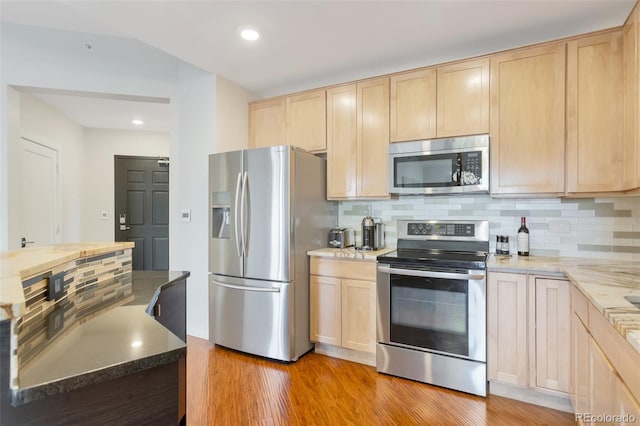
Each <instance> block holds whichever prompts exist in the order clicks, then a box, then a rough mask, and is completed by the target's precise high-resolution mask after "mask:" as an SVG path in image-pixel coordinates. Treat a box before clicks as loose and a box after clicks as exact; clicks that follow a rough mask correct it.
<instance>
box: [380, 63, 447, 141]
mask: <svg viewBox="0 0 640 426" xmlns="http://www.w3.org/2000/svg"><path fill="white" fill-rule="evenodd" d="M390 84H391V100H390V109H391V131H390V141H391V142H400V141H412V140H420V139H431V138H435V137H436V70H435V68H430V69H426V70H420V71H415V72H409V73H404V74H399V75H394V76H391V82H390Z"/></svg>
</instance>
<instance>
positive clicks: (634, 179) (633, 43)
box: [622, 7, 640, 189]
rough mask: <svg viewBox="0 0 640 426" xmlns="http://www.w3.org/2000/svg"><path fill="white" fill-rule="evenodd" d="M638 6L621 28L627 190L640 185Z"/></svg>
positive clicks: (625, 181)
mask: <svg viewBox="0 0 640 426" xmlns="http://www.w3.org/2000/svg"><path fill="white" fill-rule="evenodd" d="M639 10H640V8H638V7H636V8H635V9H634V11H633V12H631V14H630V15H629V18H628V19H627V23H626V24H625V25H624V27H623V28H622V64H623V74H624V81H623V84H624V90H623V96H624V129H623V133H624V161H625V164H624V189H634V188H637V187H638V186H640V140H639V134H638V126H639V125H640V120H638V100H639V99H638V82H639V79H640V75H639V74H638V72H639V66H638V61H640V58H639V57H638V31H640V29H639V25H638V11H639Z"/></svg>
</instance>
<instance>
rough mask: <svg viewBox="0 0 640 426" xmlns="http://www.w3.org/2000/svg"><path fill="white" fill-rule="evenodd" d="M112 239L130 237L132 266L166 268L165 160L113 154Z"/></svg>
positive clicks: (166, 188) (166, 191)
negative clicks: (113, 217) (113, 227)
mask: <svg viewBox="0 0 640 426" xmlns="http://www.w3.org/2000/svg"><path fill="white" fill-rule="evenodd" d="M114 163H115V170H114V171H115V221H114V222H115V241H132V242H134V243H135V247H134V249H133V253H132V258H133V259H132V262H133V269H134V270H138V271H151V270H156V271H157V270H168V269H169V160H168V159H167V158H166V157H164V158H163V157H135V156H124V155H116V156H115V157H114Z"/></svg>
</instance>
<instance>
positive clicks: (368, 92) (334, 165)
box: [327, 78, 389, 199]
mask: <svg viewBox="0 0 640 426" xmlns="http://www.w3.org/2000/svg"><path fill="white" fill-rule="evenodd" d="M388 145H389V79H388V78H378V79H372V80H366V81H362V82H359V83H356V84H348V85H343V86H338V87H334V88H331V89H328V90H327V198H329V199H349V198H371V199H375V198H388V197H389V192H388V189H387V177H388V172H387V170H388V165H387V161H388V160H387V156H388Z"/></svg>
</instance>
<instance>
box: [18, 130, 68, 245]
mask: <svg viewBox="0 0 640 426" xmlns="http://www.w3.org/2000/svg"><path fill="white" fill-rule="evenodd" d="M19 169H20V171H19V176H20V182H19V185H20V186H19V187H20V236H21V240H22V241H21V247H22V248H24V247H27V246H30V245H39V246H46V245H51V244H55V243H56V242H58V241H57V236H58V234H59V233H60V225H59V221H58V216H59V215H58V211H59V210H58V209H59V179H58V174H59V166H58V150H56V149H54V148H52V147H49V146H47V145H44V144H42V143H39V142H36V141H34V140H31V139H28V138H26V137H21V138H20V167H19Z"/></svg>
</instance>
